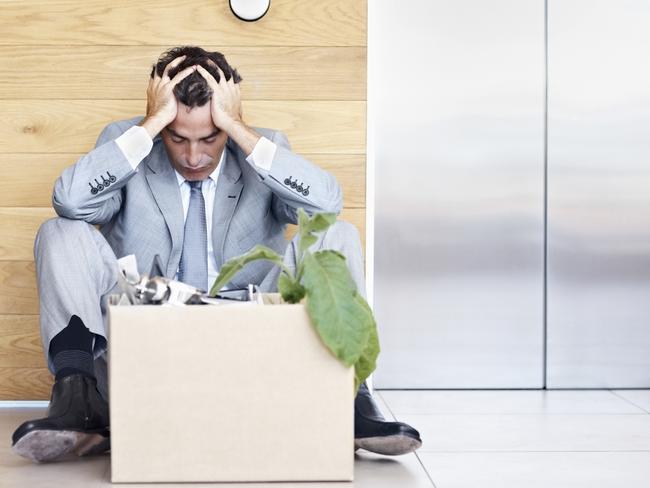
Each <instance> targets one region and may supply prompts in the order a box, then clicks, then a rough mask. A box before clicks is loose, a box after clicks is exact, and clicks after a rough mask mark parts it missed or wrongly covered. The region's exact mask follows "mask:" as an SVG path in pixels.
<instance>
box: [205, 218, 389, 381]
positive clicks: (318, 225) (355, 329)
mask: <svg viewBox="0 0 650 488" xmlns="http://www.w3.org/2000/svg"><path fill="white" fill-rule="evenodd" d="M335 221H336V214H333V213H318V214H314V215H313V216H311V217H310V216H308V215H307V213H306V212H305V211H304V210H303V209H302V208H300V209H298V226H299V227H298V235H299V241H298V249H297V255H296V271H295V274H294V273H293V272H292V270H290V269H289V268H287V267H286V266H285V265H284V264H283V262H282V256H280V255H279V254H278V253H276V252H275V251H274V250H273V249H270V248H268V247H266V246H261V245H257V246H255V247H254V248H252V249H251V250H250V251H249V252H247V253H246V254H243V255H241V256H238V257H235V258H232V259H230V260H229V261H227V262H226V263H225V264H224V265H223V266H222V268H221V271H220V273H219V276H218V277H217V279H216V281H215V282H214V285H213V286H212V289H211V290H210V295H211V296H215V295H216V294H217V293H218V292H219V290H221V288H222V287H223V286H224V285H225V284H226V283H228V282H229V281H230V280H231V279H232V278H233V277H234V276H235V274H237V272H238V271H239V270H241V269H242V268H243V267H244V266H246V264H248V263H250V262H252V261H256V260H258V259H266V260H269V261H272V262H274V263H275V264H277V265H278V266H280V268H281V272H280V276H279V278H278V291H279V292H280V295H281V296H282V299H283V300H284V301H285V302H288V303H298V302H300V301H301V300H302V299H303V298H305V297H306V307H307V313H308V314H309V317H310V319H311V322H312V324H313V326H314V328H315V329H316V332H317V333H318V335H319V336H320V338H321V340H322V341H323V343H324V344H325V346H327V348H328V349H329V350H330V351H331V352H332V354H334V356H335V357H336V358H338V359H339V361H341V362H342V363H343V364H345V365H346V366H354V373H355V374H354V376H355V391H356V390H357V389H358V388H359V386H360V385H361V383H362V382H363V381H364V380H365V379H366V378H367V377H368V375H370V373H372V372H373V371H374V369H375V367H376V360H377V356H378V355H379V339H378V336H377V326H376V323H375V319H374V316H373V314H372V311H371V310H370V307H369V306H368V303H367V302H366V300H365V299H364V298H363V297H362V296H361V295H360V294H359V292H358V291H357V287H356V284H355V283H354V280H353V279H352V276H351V275H350V270H349V269H348V267H347V264H346V262H345V257H344V256H343V255H342V254H341V253H339V252H338V251H334V250H331V249H326V250H321V251H317V252H315V253H312V252H310V251H309V247H311V246H312V245H313V244H314V243H315V242H316V241H317V240H318V237H317V235H316V234H318V233H320V232H324V231H325V230H327V228H328V227H329V226H330V225H332V224H333V223H334V222H335Z"/></svg>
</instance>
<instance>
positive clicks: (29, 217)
mask: <svg viewBox="0 0 650 488" xmlns="http://www.w3.org/2000/svg"><path fill="white" fill-rule="evenodd" d="M54 215H55V214H54V210H53V209H52V208H23V207H11V208H9V207H5V208H0V236H2V239H0V261H31V260H33V259H34V253H33V249H34V238H35V237H36V232H37V231H38V228H39V227H40V225H41V224H42V223H43V222H44V221H45V220H47V219H48V218H51V217H54Z"/></svg>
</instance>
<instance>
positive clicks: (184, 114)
mask: <svg viewBox="0 0 650 488" xmlns="http://www.w3.org/2000/svg"><path fill="white" fill-rule="evenodd" d="M168 129H169V130H170V132H173V133H176V134H177V135H179V136H182V137H199V138H203V137H207V136H209V135H210V134H213V133H214V132H215V130H216V127H215V125H214V123H213V122H212V113H211V111H210V104H209V103H206V104H205V105H203V106H202V107H192V108H191V109H190V108H189V107H187V106H186V105H183V104H181V103H179V105H178V111H177V112H176V118H175V119H174V120H173V121H172V123H171V124H169V126H168Z"/></svg>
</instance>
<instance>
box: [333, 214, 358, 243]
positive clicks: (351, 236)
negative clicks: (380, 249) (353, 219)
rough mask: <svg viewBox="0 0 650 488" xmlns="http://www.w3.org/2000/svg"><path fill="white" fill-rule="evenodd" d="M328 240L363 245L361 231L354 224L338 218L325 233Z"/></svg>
mask: <svg viewBox="0 0 650 488" xmlns="http://www.w3.org/2000/svg"><path fill="white" fill-rule="evenodd" d="M325 239H326V241H327V242H331V243H334V244H338V245H341V246H345V245H358V246H359V247H360V246H361V237H360V235H359V231H358V229H357V227H356V226H355V225H354V224H351V223H350V222H347V221H345V220H337V221H336V222H334V223H333V224H332V225H331V226H330V228H329V229H327V233H326V235H325Z"/></svg>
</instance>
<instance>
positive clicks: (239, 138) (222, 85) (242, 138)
mask: <svg viewBox="0 0 650 488" xmlns="http://www.w3.org/2000/svg"><path fill="white" fill-rule="evenodd" d="M214 66H215V67H216V68H217V71H218V73H219V82H218V83H217V80H215V79H214V76H212V75H211V74H210V72H209V71H208V70H206V69H205V68H204V67H203V66H201V65H197V67H196V69H197V71H198V72H199V73H200V74H201V76H203V78H205V81H207V82H208V86H209V87H210V88H211V89H212V99H211V101H210V110H211V113H212V123H213V124H214V125H215V126H216V127H217V128H218V129H221V130H222V131H224V132H226V134H228V136H229V137H230V138H231V139H233V140H234V141H235V142H236V143H237V144H238V145H239V147H241V149H242V151H244V154H250V153H251V152H252V151H253V148H254V147H255V144H257V141H258V140H259V139H260V135H259V134H258V133H257V132H255V131H254V130H252V129H250V128H249V127H248V126H247V125H246V124H245V123H244V122H243V121H242V109H241V94H240V92H239V84H238V83H235V80H233V77H232V76H231V77H230V79H229V80H228V81H226V76H225V75H224V74H223V71H221V68H219V67H218V66H216V65H214Z"/></svg>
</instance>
